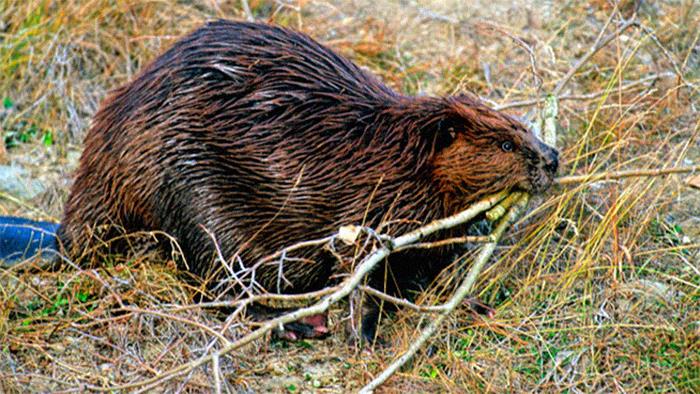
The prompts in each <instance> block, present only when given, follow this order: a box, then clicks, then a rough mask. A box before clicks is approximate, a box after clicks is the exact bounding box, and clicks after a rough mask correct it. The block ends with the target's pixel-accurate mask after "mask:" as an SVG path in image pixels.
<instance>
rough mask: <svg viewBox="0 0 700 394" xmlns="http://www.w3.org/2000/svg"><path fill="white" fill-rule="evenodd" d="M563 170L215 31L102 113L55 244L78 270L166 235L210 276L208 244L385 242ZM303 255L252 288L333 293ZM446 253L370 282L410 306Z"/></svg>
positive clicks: (226, 28) (441, 103)
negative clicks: (347, 237)
mask: <svg viewBox="0 0 700 394" xmlns="http://www.w3.org/2000/svg"><path fill="white" fill-rule="evenodd" d="M557 156H558V154H557V152H556V151H555V150H554V149H552V148H550V147H548V146H547V145H545V144H543V143H542V142H540V141H539V140H538V139H537V137H536V136H534V135H533V134H532V133H530V132H529V131H528V130H527V129H526V128H525V127H524V126H523V125H522V124H521V123H520V122H518V121H517V120H515V119H514V118H512V117H510V116H508V115H506V114H503V113H500V112H497V111H494V110H492V109H490V108H488V107H486V106H485V105H483V104H482V103H481V102H479V101H478V100H476V99H473V98H469V97H467V96H456V97H446V98H445V97H407V96H404V95H401V94H398V93H396V92H394V91H392V90H391V89H390V88H388V87H387V86H385V85H383V84H382V83H381V82H379V81H378V80H377V79H376V78H374V77H373V76H371V75H370V74H368V73H366V72H364V71H362V70H361V69H360V68H358V67H357V66H356V65H355V64H353V63H352V62H350V61H349V60H347V59H345V58H344V57H342V56H340V55H338V54H336V53H334V52H333V51H331V50H330V49H328V48H326V47H324V46H322V45H321V44H319V43H317V42H316V41H314V40H313V39H311V38H309V37H308V36H306V35H304V34H301V33H298V32H294V31H290V30H287V29H284V28H280V27H274V26H269V25H264V24H256V23H243V22H232V21H223V20H220V21H215V22H211V23H208V24H206V25H205V26H203V27H201V28H199V29H198V30H196V31H194V32H193V33H191V34H189V35H188V36H186V37H185V38H183V39H181V40H180V41H179V42H177V43H176V44H175V45H174V46H173V47H172V48H170V49H169V50H168V51H166V52H165V53H164V54H163V55H161V56H159V57H158V58H157V59H156V60H155V61H153V62H152V63H151V64H150V65H148V66H147V67H146V68H145V69H144V70H143V71H142V72H141V73H140V74H139V75H138V76H137V77H136V78H135V79H134V80H133V81H131V82H130V83H128V84H127V85H125V86H123V87H121V88H118V89H117V90H115V91H114V92H112V93H111V95H110V96H109V97H108V98H107V99H106V100H105V101H104V102H103V103H102V106H101V108H100V109H99V111H98V112H97V114H96V115H95V119H94V123H93V125H92V127H91V129H90V131H89V133H88V134H87V136H86V138H85V150H84V152H83V154H82V157H81V159H80V166H79V169H78V171H77V174H76V176H75V182H74V184H73V188H72V191H71V194H70V197H69V199H68V202H67V204H66V209H65V216H64V218H63V221H62V223H61V227H60V230H59V239H60V241H61V242H62V245H63V247H64V248H65V252H66V253H67V254H68V256H70V257H72V258H74V259H84V258H86V257H88V256H90V255H91V253H92V252H97V251H99V250H100V248H96V247H95V246H99V245H102V243H101V242H100V241H98V240H97V239H98V238H99V239H109V238H110V237H114V236H116V235H118V234H119V232H118V231H117V230H116V229H117V228H120V229H122V230H123V231H126V232H134V231H139V230H160V231H162V232H165V233H167V234H170V235H171V236H173V237H174V238H175V239H176V240H177V241H178V243H179V246H180V247H181V250H182V253H183V255H184V258H185V261H186V264H184V266H185V267H186V268H187V269H188V270H189V271H191V272H193V273H195V274H197V275H200V276H202V277H212V278H221V277H222V275H218V276H217V275H216V274H215V273H223V274H225V273H226V270H223V269H222V264H221V263H220V262H219V261H218V260H217V259H216V248H215V245H214V242H213V238H212V237H211V236H210V234H212V235H213V236H214V237H215V239H216V241H217V243H218V245H219V247H220V251H221V253H222V255H223V256H224V257H225V258H226V259H231V261H232V262H233V264H232V265H233V266H237V267H240V266H241V264H242V265H243V266H247V267H250V266H252V265H254V264H255V263H256V262H258V261H259V260H260V259H261V258H263V257H265V256H268V255H270V254H272V253H274V252H275V251H278V250H280V249H282V248H284V247H286V246H289V245H292V244H295V243H297V242H300V241H303V240H310V239H316V238H321V237H325V236H328V235H330V234H333V233H335V232H336V231H337V230H338V228H339V227H340V226H342V225H347V224H361V223H362V224H364V225H366V226H369V227H372V228H377V227H378V226H379V225H380V224H382V223H387V222H389V221H390V223H392V224H391V225H389V226H384V227H383V231H384V232H389V233H391V234H396V233H400V232H402V231H406V230H408V229H410V228H414V227H415V226H417V225H419V224H421V223H425V222H427V221H430V220H433V219H437V218H441V217H444V216H447V215H450V214H454V213H456V212H458V211H459V210H461V209H463V208H465V207H466V206H467V205H468V204H470V203H471V202H474V201H475V200H476V199H478V198H479V197H481V196H483V195H485V194H487V193H493V192H496V191H499V190H502V189H508V188H519V189H524V190H528V191H533V192H537V191H541V190H543V189H545V188H546V187H547V186H548V185H549V184H550V183H551V181H552V177H553V174H555V172H556V170H557V166H558V160H557ZM97 229H101V231H96V230H97ZM205 230H207V231H208V232H210V234H209V233H208V232H207V231H205ZM114 245H117V244H112V247H113V248H112V252H115V251H116V252H119V251H120V249H119V248H120V247H117V246H114ZM312 249H313V248H311V249H308V250H304V251H300V252H296V253H295V254H294V256H289V257H294V258H293V259H288V260H287V261H285V262H284V265H283V272H282V274H283V277H284V280H282V279H281V278H280V277H279V273H278V268H279V265H278V264H271V265H262V266H260V267H259V268H257V270H256V272H255V280H256V281H257V283H258V284H259V285H261V286H262V287H264V288H265V289H266V290H268V291H272V292H277V291H281V292H302V291H311V290H316V289H319V288H321V287H323V286H325V285H327V284H328V283H329V281H330V280H331V279H330V277H331V275H333V274H334V273H337V272H338V271H342V268H341V267H340V266H342V264H338V260H337V258H336V257H334V255H332V254H331V253H330V252H328V251H319V250H312ZM316 249H319V248H316ZM88 250H89V251H90V252H91V253H88V254H87V255H86V251H88ZM451 253H452V252H451V249H450V248H443V249H440V250H430V251H427V252H404V253H399V254H396V255H395V256H392V258H391V259H390V261H389V263H388V265H387V266H386V267H385V269H388V270H389V271H383V270H377V273H376V275H375V276H376V277H375V278H374V280H373V283H374V284H375V285H377V286H378V287H380V288H383V287H382V283H383V282H384V279H385V278H387V277H388V278H390V279H389V281H390V282H392V285H389V286H388V287H393V288H394V290H401V291H405V289H406V288H407V287H409V286H410V283H412V282H415V281H416V280H419V281H421V280H423V281H424V280H426V279H427V280H430V279H431V278H432V277H433V276H434V274H435V271H436V270H438V269H440V268H441V267H444V266H445V264H446V262H445V261H446V260H449V257H450V256H451ZM234 257H235V259H234ZM345 269H346V270H347V268H345ZM368 316H370V317H369V318H368V322H369V323H367V324H366V325H365V327H366V328H365V329H364V330H365V331H364V332H363V333H364V334H365V336H367V337H372V336H373V335H374V329H375V324H374V323H373V322H372V321H373V320H372V319H374V317H376V316H374V317H372V313H370V314H369V315H368Z"/></svg>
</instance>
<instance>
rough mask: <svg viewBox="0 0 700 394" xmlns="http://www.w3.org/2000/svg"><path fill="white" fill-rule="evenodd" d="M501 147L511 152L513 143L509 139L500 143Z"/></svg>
mask: <svg viewBox="0 0 700 394" xmlns="http://www.w3.org/2000/svg"><path fill="white" fill-rule="evenodd" d="M501 149H503V150H504V151H505V152H512V151H513V143H512V142H510V141H504V142H503V143H501Z"/></svg>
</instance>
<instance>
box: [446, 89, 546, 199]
mask: <svg viewBox="0 0 700 394" xmlns="http://www.w3.org/2000/svg"><path fill="white" fill-rule="evenodd" d="M446 105H447V108H448V109H447V111H446V112H444V113H443V115H444V118H443V122H442V123H441V125H440V127H439V131H438V134H439V138H438V144H437V150H436V153H435V156H434V161H433V169H434V170H433V171H434V175H435V176H436V178H437V180H438V183H439V187H440V188H441V189H442V190H443V191H444V192H445V193H447V195H448V196H450V197H451V198H455V199H457V200H460V201H459V202H461V203H469V202H472V201H474V200H475V199H477V198H479V197H481V196H483V195H485V194H489V193H495V192H497V191H500V190H503V189H519V190H524V191H529V192H535V193H536V192H540V191H543V190H544V189H546V188H547V187H548V186H549V185H551V183H552V181H553V179H554V176H555V175H556V172H557V168H558V166H559V153H558V152H557V151H556V150H555V149H554V148H552V147H550V146H548V145H546V144H544V143H543V142H542V141H540V139H539V138H537V136H535V135H534V134H533V133H532V132H531V131H529V130H528V129H527V127H525V126H524V125H523V124H522V123H520V122H519V121H517V120H516V119H514V118H513V117H510V116H508V115H506V114H504V113H502V112H498V111H495V110H492V109H490V108H488V107H486V106H485V105H483V104H481V103H480V102H478V101H475V100H472V99H469V98H467V97H453V98H449V99H447V100H446Z"/></svg>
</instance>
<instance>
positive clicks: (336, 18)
mask: <svg viewBox="0 0 700 394" xmlns="http://www.w3.org/2000/svg"><path fill="white" fill-rule="evenodd" d="M511 3H512V2H510V1H503V0H491V1H481V0H474V1H468V2H462V1H457V0H449V1H444V2H443V1H417V2H403V1H402V2H398V1H396V2H395V1H390V2H371V1H367V0H357V1H353V2H344V1H299V2H286V1H278V2H275V1H250V2H249V4H250V7H251V9H252V12H253V14H254V15H255V17H256V18H258V19H261V20H270V21H274V22H276V23H279V24H283V25H287V26H291V27H294V28H298V29H301V30H304V31H306V32H308V33H309V34H311V35H312V36H314V37H316V38H317V39H319V40H320V41H322V42H325V43H327V44H328V45H329V46H331V47H333V48H336V49H337V50H339V51H340V52H342V53H344V54H345V55H347V56H349V57H351V58H352V59H353V60H355V61H356V62H358V63H359V64H361V65H363V66H365V67H367V68H369V69H370V70H372V71H373V72H375V73H376V74H378V75H380V76H381V77H382V79H384V80H385V81H386V82H387V83H388V84H390V85H391V86H393V87H394V88H396V89H398V90H401V91H403V92H406V93H410V94H450V93H454V92H462V91H465V90H470V91H473V92H475V93H477V94H479V95H481V96H482V97H484V98H485V99H488V100H491V101H492V102H494V103H495V104H505V103H510V102H516V101H522V100H529V99H533V98H537V97H541V96H542V95H544V94H546V93H547V92H550V91H551V90H552V89H553V88H554V87H555V86H556V84H557V82H558V81H559V80H560V78H561V77H562V76H563V75H564V74H565V73H566V72H567V71H568V70H569V69H570V68H571V65H572V64H573V63H574V62H575V60H576V59H578V58H580V57H581V56H582V55H583V54H584V53H585V52H586V51H587V50H588V48H589V47H590V46H591V45H592V44H593V42H594V40H595V38H596V36H597V35H598V34H599V33H600V32H601V30H602V29H603V27H604V25H605V23H606V21H607V20H608V19H609V18H611V17H612V18H613V26H609V27H608V28H607V29H606V32H611V31H613V30H614V23H615V22H614V21H617V20H619V18H620V17H625V18H627V17H630V16H631V13H632V12H633V11H634V3H633V2H631V1H623V2H621V4H620V5H619V7H615V6H614V5H611V4H613V2H609V1H605V0H597V1H592V2H587V1H570V2H566V3H564V2H550V1H541V2H535V1H527V0H523V1H519V2H515V5H512V4H511ZM638 13H639V19H640V22H641V23H642V24H643V26H645V27H646V29H647V30H646V32H645V31H644V30H643V29H635V28H632V29H630V30H628V31H627V32H626V33H625V34H623V35H622V36H620V37H618V38H617V39H615V40H613V41H612V42H611V43H610V45H608V46H607V47H606V48H604V49H603V50H601V51H600V52H599V53H598V54H596V55H595V56H594V57H593V58H592V59H591V61H590V62H589V63H588V64H586V65H585V66H584V67H583V68H582V69H581V70H580V72H578V73H577V74H576V75H575V76H574V77H573V79H572V81H571V83H570V84H569V85H568V87H567V88H566V89H564V93H563V94H564V95H565V96H569V97H570V99H567V100H562V101H561V102H560V118H559V121H560V123H561V126H562V128H561V130H560V135H559V142H558V143H559V146H560V148H561V150H562V153H563V172H564V173H582V172H592V171H599V170H607V171H614V170H623V169H631V168H647V167H649V168H652V167H667V166H673V165H683V164H689V162H694V163H696V164H697V161H698V160H700V150H699V149H698V141H697V138H696V137H697V133H698V131H699V130H700V129H699V128H700V126H699V122H700V116H699V113H698V105H699V104H698V102H699V100H698V99H699V98H700V94H699V92H700V4H698V3H697V2H694V1H680V2H675V1H674V2H671V1H660V2H643V3H642V5H641V7H640V8H639V10H638ZM215 17H227V18H238V19H241V18H244V17H245V15H244V14H243V12H242V10H241V8H240V4H239V2H218V1H204V0H202V1H183V2H178V3H175V2H165V1H106V0H82V1H77V0H65V1H60V2H59V1H57V2H52V1H43V0H0V99H3V101H4V102H6V103H8V104H11V105H7V107H8V108H4V109H0V130H1V132H2V133H3V134H4V135H5V136H6V137H7V138H9V137H8V136H10V137H11V135H10V134H12V135H14V136H17V135H22V134H23V133H24V134H25V135H26V137H27V138H25V139H26V140H28V142H19V143H16V144H14V141H15V139H14V138H15V137H12V138H13V141H12V142H13V146H12V147H10V148H9V149H8V150H7V153H6V157H5V158H4V159H5V160H8V161H10V162H12V163H15V164H18V165H21V166H24V167H26V168H28V169H30V170H31V171H32V174H33V176H35V177H36V178H37V179H39V180H41V181H42V182H44V183H45V184H46V185H47V190H46V191H45V192H44V193H43V194H42V195H40V196H38V197H37V198H35V199H33V200H29V201H23V200H21V199H18V198H17V197H16V196H9V195H7V194H0V214H15V215H22V216H31V217H35V218H54V219H55V218H58V217H60V212H61V209H62V199H64V198H65V193H66V190H67V187H68V180H69V174H70V171H71V170H72V169H73V168H74V167H75V164H76V158H77V152H79V151H80V141H81V138H82V136H83V135H84V133H85V131H86V128H87V126H88V124H89V119H90V116H91V115H92V114H93V113H94V111H95V109H96V107H97V105H98V103H99V101H100V100H101V99H102V98H103V97H104V95H105V93H106V91H107V90H109V89H111V88H114V87H116V86H118V85H120V84H122V83H125V82H127V81H128V80H129V79H130V77H131V76H132V75H133V74H134V73H135V72H136V71H137V70H138V69H139V68H140V67H142V66H143V65H144V64H145V63H146V62H148V61H149V60H150V59H152V58H153V57H154V56H156V55H157V54H158V53H159V52H160V51H162V50H163V49H164V48H165V47H167V45H168V44H169V43H171V42H172V41H173V40H174V39H176V38H177V37H178V36H180V35H182V34H184V33H185V32H187V31H188V30H190V29H192V28H194V27H195V26H197V25H199V24H200V23H202V21H204V20H206V19H209V18H215ZM649 33H653V35H650V34H649ZM526 48H530V51H531V53H532V55H533V58H534V59H535V67H534V68H533V67H532V64H531V57H530V53H529V52H528V50H527V49H526ZM533 69H534V70H535V72H536V76H534V75H535V74H534V73H533ZM653 74H660V75H663V77H662V78H659V79H658V80H653V81H648V82H644V83H638V84H634V81H639V80H642V79H643V78H646V77H648V76H650V75H653ZM630 83H632V84H633V85H632V87H631V88H623V87H625V85H628V84H630ZM586 95H588V96H586ZM5 99H7V100H5ZM533 108H535V107H532V106H528V107H520V108H516V109H512V110H511V111H512V112H514V113H518V114H526V113H527V111H529V110H532V109H533ZM32 129H33V130H34V131H33V133H32V132H30V130H32ZM46 134H50V135H51V136H52V139H53V144H48V143H44V141H45V140H44V135H46ZM14 145H16V146H14ZM47 145H50V146H47ZM1 153H2V152H1V151H0V160H2V159H3V158H2V157H1V156H2V155H1ZM533 206H535V207H536V208H535V209H533V210H532V211H531V213H530V214H529V215H528V216H527V217H525V218H524V219H523V220H521V222H520V223H519V224H518V225H517V226H516V228H514V229H513V230H512V231H511V233H510V235H509V237H508V239H507V240H506V241H505V242H504V244H503V246H502V247H501V248H499V253H498V258H497V259H495V260H494V262H493V264H491V265H490V266H489V268H488V269H487V270H486V271H485V272H484V274H483V275H482V276H481V278H480V281H479V282H478V284H477V287H476V288H477V289H478V292H479V293H478V295H479V297H481V299H482V300H484V301H486V302H488V303H490V304H491V305H493V306H495V307H496V308H497V310H498V313H497V316H496V317H495V318H494V319H491V320H482V319H475V318H473V317H472V316H471V315H470V314H469V313H468V312H467V311H466V310H464V311H460V312H459V313H458V314H456V315H455V316H454V317H453V318H452V319H451V320H450V322H449V324H447V325H446V326H445V327H444V328H443V329H442V330H441V331H440V333H439V335H438V336H437V337H436V338H435V339H434V340H433V341H432V344H431V346H430V347H429V348H427V349H424V351H423V352H422V353H420V354H419V356H418V357H417V358H416V359H414V360H413V361H412V363H411V364H410V365H409V366H407V367H406V368H404V369H403V370H402V371H401V373H400V374H398V375H396V376H395V377H393V378H392V379H391V380H390V381H389V382H388V383H387V385H385V386H384V387H383V391H384V392H484V391H490V392H521V391H525V392H562V391H566V392H641V391H656V392H698V391H700V372H699V371H700V345H699V343H700V254H699V252H698V249H699V248H700V214H699V212H700V197H699V194H698V192H697V191H693V190H691V189H688V188H686V187H684V186H683V185H682V182H680V177H678V176H667V177H659V178H650V179H629V180H622V181H611V182H599V183H596V184H593V185H588V186H580V187H570V188H559V189H555V190H552V191H551V192H550V193H548V194H547V195H545V196H542V197H541V198H539V199H537V201H535V204H533ZM463 272H464V267H462V266H461V265H460V264H456V266H455V267H454V269H451V270H447V271H446V272H444V274H443V276H442V277H441V280H440V284H441V286H437V287H436V288H435V290H434V291H432V292H428V293H426V294H423V295H421V296H420V297H419V299H418V302H421V303H435V302H437V301H438V300H439V299H443V300H444V299H445V298H446V297H447V296H448V295H449V293H450V291H451V290H452V289H453V288H454V286H455V285H456V284H457V283H459V281H460V279H461V275H460V274H461V273H463ZM195 284H196V282H193V281H188V280H187V278H186V275H184V274H182V273H181V272H177V271H176V269H175V268H174V266H173V264H172V262H165V263H163V262H160V261H157V260H155V259H153V258H151V257H150V256H149V255H148V254H142V255H138V256H137V257H134V258H128V259H127V258H117V257H115V258H109V259H108V261H106V262H105V267H104V268H101V269H98V270H90V271H86V270H80V269H77V268H71V267H66V268H65V269H63V270H62V271H60V272H43V271H41V270H25V269H19V268H15V269H7V270H1V271H0V306H1V307H0V347H1V349H0V391H3V392H25V391H26V390H27V389H30V390H31V391H37V392H46V391H61V390H63V391H72V390H73V391H75V390H81V388H83V387H86V386H87V385H91V386H99V387H108V386H110V385H115V384H116V385H118V384H124V383H129V382H135V381H138V380H140V379H144V378H148V377H152V376H154V375H155V374H158V373H159V372H162V371H166V370H168V369H170V368H172V367H175V366H178V365H180V364H182V363H183V362H187V361H189V360H192V359H195V358H197V357H199V356H201V355H202V354H204V353H205V352H207V351H209V350H211V349H212V348H218V347H219V346H220V345H221V342H222V341H224V340H229V339H232V338H235V337H236V336H237V335H240V334H241V333H244V332H246V331H247V330H249V329H250V326H248V325H245V324H244V323H245V321H243V320H241V319H239V318H234V319H230V320H227V316H226V315H225V314H224V313H217V312H216V311H212V310H202V309H201V308H190V309H182V308H179V306H182V305H187V304H192V303H194V301H193V300H194V299H195V296H196V293H197V290H196V289H195V288H194V285H195ZM345 307H346V306H344V305H340V306H338V307H337V308H336V309H334V310H333V311H332V312H333V313H332V322H331V323H332V324H333V327H334V328H335V335H334V336H333V337H332V338H330V339H328V340H325V341H314V342H303V343H300V344H287V343H279V342H269V341H258V342H256V343H255V345H253V346H249V347H247V348H246V349H245V350H243V351H242V352H238V353H236V354H233V355H230V356H227V357H225V358H223V359H221V360H220V369H221V371H222V375H223V377H222V379H221V380H222V383H223V387H224V389H226V390H228V391H236V390H242V391H244V392H245V390H250V391H253V392H267V391H272V392H300V391H303V392H346V391H352V390H356V389H358V388H359V387H361V386H362V385H363V384H364V383H366V382H367V381H369V380H370V379H371V378H372V377H373V376H375V375H376V374H378V373H379V372H380V371H381V370H382V368H383V367H384V366H386V365H388V364H389V363H390V362H391V361H392V360H393V358H394V357H395V355H396V354H398V353H399V352H400V350H401V349H405V348H406V347H407V346H408V345H409V344H410V343H411V341H412V340H414V339H415V337H416V335H417V332H416V327H419V326H421V325H422V324H424V323H425V321H426V319H429V316H425V315H421V314H419V313H417V312H414V311H408V310H406V311H400V312H399V313H397V314H396V315H394V316H393V317H391V318H390V319H389V321H385V322H384V323H383V325H382V330H383V335H384V337H385V338H387V339H389V341H390V346H389V347H387V348H385V349H377V350H376V351H375V352H374V353H371V354H369V353H366V352H361V351H356V350H355V349H353V348H352V347H350V346H348V345H347V344H345V342H344V333H343V325H344V321H343V319H344V318H345V316H346V315H347V310H346V308H345ZM214 382H215V379H214V377H213V374H212V369H211V367H210V366H207V367H206V368H202V369H197V370H195V371H194V372H193V373H192V374H189V375H186V376H183V377H179V378H177V379H175V380H172V381H169V382H168V383H167V384H166V385H165V386H163V387H161V388H160V390H158V391H167V392H170V391H177V390H184V391H188V392H200V391H204V392H207V391H211V389H212V387H214Z"/></svg>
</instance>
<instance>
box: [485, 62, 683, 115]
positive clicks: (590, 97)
mask: <svg viewBox="0 0 700 394" xmlns="http://www.w3.org/2000/svg"><path fill="white" fill-rule="evenodd" d="M674 75H675V74H674V73H672V72H670V71H669V72H663V73H658V74H652V75H649V76H647V77H644V78H642V79H639V80H637V81H632V82H630V83H627V84H625V85H622V86H621V87H619V88H618V90H619V91H626V90H629V89H632V88H635V87H637V86H639V85H642V84H644V83H647V82H649V81H656V80H658V79H660V78H666V77H670V76H674ZM608 93H610V92H609V90H599V91H597V92H592V93H586V94H565V95H562V96H559V97H557V99H558V100H559V101H560V102H561V101H572V100H593V99H597V98H600V97H603V96H604V95H606V94H608ZM545 99H546V98H545V97H540V98H534V99H530V100H522V101H513V102H509V103H503V104H494V105H492V107H493V109H495V110H496V111H502V110H505V109H512V108H520V107H531V106H533V105H537V104H539V103H541V102H543V101H544V100H545Z"/></svg>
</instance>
